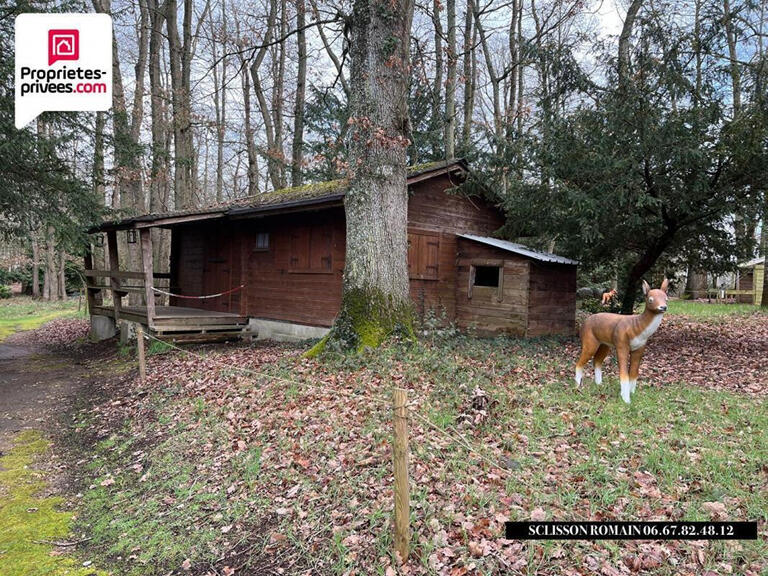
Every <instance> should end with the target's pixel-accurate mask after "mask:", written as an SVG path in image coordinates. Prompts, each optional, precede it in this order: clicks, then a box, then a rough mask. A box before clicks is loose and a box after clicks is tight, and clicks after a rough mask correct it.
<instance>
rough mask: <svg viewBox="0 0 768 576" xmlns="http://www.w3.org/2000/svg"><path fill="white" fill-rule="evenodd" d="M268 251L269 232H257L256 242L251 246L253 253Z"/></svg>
mask: <svg viewBox="0 0 768 576" xmlns="http://www.w3.org/2000/svg"><path fill="white" fill-rule="evenodd" d="M267 250H269V232H259V233H258V234H256V242H255V243H254V245H253V251H254V252H265V251H267Z"/></svg>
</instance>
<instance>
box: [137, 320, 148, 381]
mask: <svg viewBox="0 0 768 576" xmlns="http://www.w3.org/2000/svg"><path fill="white" fill-rule="evenodd" d="M136 346H137V348H138V351H139V378H140V379H141V383H142V384H146V382H147V358H146V356H145V355H144V326H142V325H141V324H136Z"/></svg>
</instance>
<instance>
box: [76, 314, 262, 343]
mask: <svg viewBox="0 0 768 576" xmlns="http://www.w3.org/2000/svg"><path fill="white" fill-rule="evenodd" d="M91 314H96V315H100V316H108V317H110V318H114V317H115V310H114V308H113V307H112V306H93V307H92V310H91ZM119 316H120V319H121V320H128V321H129V322H138V323H139V324H143V325H144V326H147V327H148V328H149V331H150V334H152V335H153V336H155V337H156V338H160V339H163V340H170V341H186V342H189V341H206V342H208V341H212V340H225V339H229V338H237V337H242V336H243V335H244V334H245V333H246V330H247V328H248V318H247V317H245V316H239V315H237V314H230V313H228V312H212V311H210V310H201V309H199V308H186V307H183V306H156V307H155V316H154V319H153V322H152V326H151V327H149V326H148V322H147V307H146V306H123V307H122V308H121V309H120V312H119Z"/></svg>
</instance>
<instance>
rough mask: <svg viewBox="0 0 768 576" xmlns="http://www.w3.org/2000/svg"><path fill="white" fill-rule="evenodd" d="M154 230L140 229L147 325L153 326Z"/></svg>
mask: <svg viewBox="0 0 768 576" xmlns="http://www.w3.org/2000/svg"><path fill="white" fill-rule="evenodd" d="M151 232H152V231H151V230H150V229H149V228H142V229H141V230H139V236H140V237H141V266H142V269H143V272H144V300H145V301H146V305H147V326H148V327H149V328H152V326H154V324H155V292H154V290H152V287H153V286H154V285H155V277H154V271H153V266H154V265H153V256H152V233H151Z"/></svg>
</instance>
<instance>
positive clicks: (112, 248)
mask: <svg viewBox="0 0 768 576" xmlns="http://www.w3.org/2000/svg"><path fill="white" fill-rule="evenodd" d="M138 232H139V234H138V235H139V238H140V248H141V250H140V252H141V268H142V270H141V271H140V272H135V271H128V270H120V259H119V254H118V244H117V231H115V230H110V231H107V233H106V236H107V253H108V256H109V270H98V269H95V268H94V265H93V253H92V249H89V250H88V251H87V252H86V254H85V276H86V293H87V298H88V307H89V309H90V310H93V308H94V307H97V306H102V307H103V305H104V302H103V292H104V291H110V292H111V293H112V307H113V310H114V317H115V321H118V320H119V319H120V313H121V311H122V308H123V297H124V296H126V295H128V294H140V295H141V297H142V301H143V303H144V306H145V307H146V309H147V326H148V327H149V328H152V326H153V325H154V320H155V292H154V290H153V288H154V284H155V279H156V278H157V279H168V281H169V282H168V283H169V284H170V277H171V275H170V274H169V273H162V272H154V270H153V268H154V264H153V257H152V237H151V234H150V231H149V229H146V228H145V229H140V230H139V231H138Z"/></svg>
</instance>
